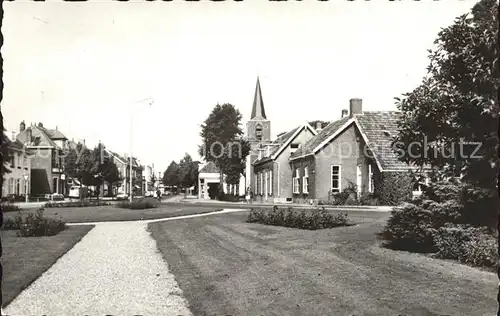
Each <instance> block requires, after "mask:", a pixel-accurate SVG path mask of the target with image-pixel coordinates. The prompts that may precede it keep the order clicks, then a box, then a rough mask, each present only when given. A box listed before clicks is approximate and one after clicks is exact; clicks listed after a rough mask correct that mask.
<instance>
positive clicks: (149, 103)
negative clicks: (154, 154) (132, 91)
mask: <svg viewBox="0 0 500 316" xmlns="http://www.w3.org/2000/svg"><path fill="white" fill-rule="evenodd" d="M143 102H146V103H147V105H149V106H151V105H153V103H154V100H153V99H152V98H146V99H144V100H139V101H136V102H134V103H133V104H132V106H131V107H130V196H129V201H130V203H132V189H133V183H132V163H133V159H132V139H133V130H134V129H133V126H134V125H133V122H134V111H133V109H134V105H136V104H139V103H143Z"/></svg>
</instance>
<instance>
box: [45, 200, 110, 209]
mask: <svg viewBox="0 0 500 316" xmlns="http://www.w3.org/2000/svg"><path fill="white" fill-rule="evenodd" d="M105 205H110V203H108V202H104V201H73V202H62V203H53V202H49V203H45V207H47V208H54V207H89V206H94V207H95V206H105Z"/></svg>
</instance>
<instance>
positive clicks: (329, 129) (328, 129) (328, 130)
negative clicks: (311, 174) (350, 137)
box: [291, 117, 349, 158]
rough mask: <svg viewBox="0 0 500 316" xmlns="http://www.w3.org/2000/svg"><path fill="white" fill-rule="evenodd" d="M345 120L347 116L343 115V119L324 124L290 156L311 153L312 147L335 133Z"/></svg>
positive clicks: (347, 118) (347, 119) (294, 156)
mask: <svg viewBox="0 0 500 316" xmlns="http://www.w3.org/2000/svg"><path fill="white" fill-rule="evenodd" d="M347 121H349V117H344V118H343V119H340V120H338V121H334V122H331V123H330V124H328V125H327V126H325V127H324V128H323V129H322V130H321V131H320V132H319V133H318V134H317V135H316V136H314V137H313V138H311V139H310V140H309V141H308V142H306V143H305V144H304V146H302V147H301V148H299V149H297V150H296V151H295V152H294V153H293V154H292V155H291V158H296V157H300V156H304V155H308V154H312V152H313V150H314V148H316V147H317V146H319V145H320V144H321V143H322V142H324V141H325V140H326V139H327V138H328V137H330V136H331V135H333V134H335V132H336V131H337V130H339V129H340V128H341V127H342V126H343V125H344V124H345V123H347Z"/></svg>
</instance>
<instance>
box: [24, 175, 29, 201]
mask: <svg viewBox="0 0 500 316" xmlns="http://www.w3.org/2000/svg"><path fill="white" fill-rule="evenodd" d="M28 179H29V176H28V175H27V174H25V175H24V195H25V198H26V203H28Z"/></svg>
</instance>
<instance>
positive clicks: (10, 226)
mask: <svg viewBox="0 0 500 316" xmlns="http://www.w3.org/2000/svg"><path fill="white" fill-rule="evenodd" d="M22 222H23V219H22V217H21V215H17V216H16V217H14V219H12V218H8V219H6V220H4V221H3V229H4V230H19V229H21V223H22Z"/></svg>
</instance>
